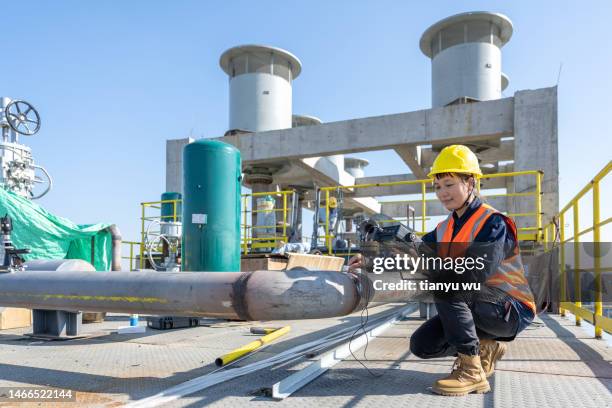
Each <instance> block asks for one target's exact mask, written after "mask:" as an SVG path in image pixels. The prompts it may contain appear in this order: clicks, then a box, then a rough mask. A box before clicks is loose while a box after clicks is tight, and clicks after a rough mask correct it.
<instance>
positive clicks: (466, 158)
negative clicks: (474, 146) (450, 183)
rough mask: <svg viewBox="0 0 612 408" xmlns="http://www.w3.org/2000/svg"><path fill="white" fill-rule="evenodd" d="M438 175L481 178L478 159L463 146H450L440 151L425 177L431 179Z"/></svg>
mask: <svg viewBox="0 0 612 408" xmlns="http://www.w3.org/2000/svg"><path fill="white" fill-rule="evenodd" d="M440 173H463V174H473V175H474V177H476V178H479V177H480V176H482V171H480V166H479V165H478V158H477V157H476V155H475V154H474V152H472V151H471V150H470V148H469V147H467V146H464V145H451V146H446V147H445V148H444V149H442V151H441V152H440V154H439V155H438V157H436V160H434V163H433V166H432V168H431V171H430V172H429V174H428V175H427V177H433V176H434V175H436V174H440Z"/></svg>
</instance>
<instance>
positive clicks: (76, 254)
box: [0, 188, 112, 271]
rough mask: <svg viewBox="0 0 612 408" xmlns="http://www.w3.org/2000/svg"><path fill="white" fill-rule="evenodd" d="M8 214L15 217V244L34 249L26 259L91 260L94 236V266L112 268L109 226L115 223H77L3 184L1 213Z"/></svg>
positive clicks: (103, 268)
mask: <svg viewBox="0 0 612 408" xmlns="http://www.w3.org/2000/svg"><path fill="white" fill-rule="evenodd" d="M5 214H8V215H9V216H10V217H11V218H12V220H13V233H12V235H11V240H12V241H13V245H14V246H15V247H16V248H29V249H30V250H31V251H32V252H31V253H29V254H27V255H25V256H24V258H25V259H26V260H33V259H63V258H65V259H83V260H85V261H87V262H91V255H92V251H91V246H92V237H94V238H95V239H94V267H95V268H96V270H98V271H110V269H111V257H112V247H111V244H112V239H111V235H110V232H109V230H108V229H107V228H108V227H109V226H110V225H111V224H91V225H77V224H74V223H73V222H71V221H70V220H67V219H65V218H61V217H57V216H55V215H53V214H51V213H49V212H48V211H47V210H45V209H44V208H42V207H41V206H39V205H38V204H36V203H34V202H32V201H30V200H28V199H26V198H23V197H21V196H18V195H16V194H14V193H11V192H8V191H6V190H4V189H3V188H0V217H4V215H5Z"/></svg>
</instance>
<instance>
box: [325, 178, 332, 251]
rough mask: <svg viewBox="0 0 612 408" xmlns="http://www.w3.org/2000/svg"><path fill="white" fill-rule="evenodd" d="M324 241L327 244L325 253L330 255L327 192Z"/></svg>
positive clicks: (327, 192) (327, 191) (327, 195)
mask: <svg viewBox="0 0 612 408" xmlns="http://www.w3.org/2000/svg"><path fill="white" fill-rule="evenodd" d="M325 237H326V238H325V239H326V242H327V251H328V252H329V255H331V253H332V241H331V239H330V238H329V190H325Z"/></svg>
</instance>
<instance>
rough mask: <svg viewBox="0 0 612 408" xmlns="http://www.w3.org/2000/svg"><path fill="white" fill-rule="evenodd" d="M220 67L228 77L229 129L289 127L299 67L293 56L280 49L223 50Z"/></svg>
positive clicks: (244, 47)
mask: <svg viewBox="0 0 612 408" xmlns="http://www.w3.org/2000/svg"><path fill="white" fill-rule="evenodd" d="M219 64H220V65H221V68H222V69H223V71H225V73H226V74H227V75H228V76H229V86H230V95H229V105H230V114H229V116H230V118H229V130H243V131H249V132H264V131H267V130H276V129H286V128H290V127H291V114H292V92H291V82H292V81H293V80H294V79H295V78H297V76H298V75H299V74H300V71H301V67H302V64H301V63H300V60H299V59H298V58H297V57H296V56H294V55H293V54H291V53H290V52H288V51H285V50H282V49H280V48H275V47H268V46H262V45H241V46H238V47H234V48H230V49H229V50H227V51H225V52H224V53H223V55H221V59H220V61H219Z"/></svg>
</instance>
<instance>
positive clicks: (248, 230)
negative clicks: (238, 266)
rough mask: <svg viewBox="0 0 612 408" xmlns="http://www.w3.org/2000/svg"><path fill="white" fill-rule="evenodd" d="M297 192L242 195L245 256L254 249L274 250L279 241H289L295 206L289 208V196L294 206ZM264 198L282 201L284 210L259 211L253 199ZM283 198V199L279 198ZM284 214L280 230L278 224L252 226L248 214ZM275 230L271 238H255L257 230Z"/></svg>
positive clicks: (242, 241)
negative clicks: (275, 198)
mask: <svg viewBox="0 0 612 408" xmlns="http://www.w3.org/2000/svg"><path fill="white" fill-rule="evenodd" d="M295 194H296V192H295V190H282V191H262V192H257V193H244V194H241V197H242V209H241V212H242V221H241V222H242V225H241V230H242V233H241V235H242V236H241V242H240V246H241V248H242V250H241V251H242V253H243V254H245V255H246V254H248V253H249V251H250V250H253V249H259V248H262V249H268V250H270V249H272V248H274V246H275V245H276V243H277V242H279V241H284V242H287V241H288V239H289V236H288V235H289V234H288V232H289V230H288V225H287V224H288V221H289V217H290V216H291V217H294V216H295V215H294V214H293V206H291V207H290V206H289V201H290V200H289V196H290V195H291V197H292V198H291V201H292V204H293V200H294V199H296V197H295ZM264 196H273V197H274V196H276V197H277V199H281V200H282V208H271V209H267V210H257V209H255V208H256V203H255V201H256V200H254V199H253V198H254V197H264ZM278 196H281V197H282V198H280V197H278ZM260 213H262V214H269V213H275V214H282V225H281V226H280V228H279V225H278V223H277V224H275V225H251V224H252V223H251V224H249V216H248V214H251V216H252V215H253V214H260ZM279 218H280V217H279ZM261 229H263V230H266V229H270V230H273V231H274V233H270V234H269V235H270V236H265V237H254V236H253V232H255V231H257V230H261Z"/></svg>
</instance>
